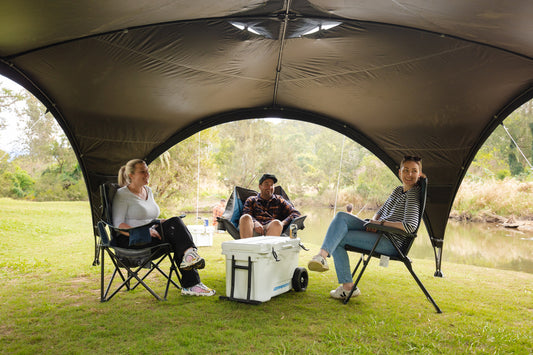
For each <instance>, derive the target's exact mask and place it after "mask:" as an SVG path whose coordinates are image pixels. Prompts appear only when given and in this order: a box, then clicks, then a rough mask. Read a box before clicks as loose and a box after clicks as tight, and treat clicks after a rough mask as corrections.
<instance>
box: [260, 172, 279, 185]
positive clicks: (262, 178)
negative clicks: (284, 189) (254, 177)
mask: <svg viewBox="0 0 533 355" xmlns="http://www.w3.org/2000/svg"><path fill="white" fill-rule="evenodd" d="M266 179H271V180H272V181H274V184H275V183H276V182H278V179H276V177H275V176H274V175H273V174H263V176H261V179H259V185H261V184H262V183H263V181H265V180H266Z"/></svg>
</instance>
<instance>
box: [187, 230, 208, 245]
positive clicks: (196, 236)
mask: <svg viewBox="0 0 533 355" xmlns="http://www.w3.org/2000/svg"><path fill="white" fill-rule="evenodd" d="M187 228H188V229H189V232H191V234H192V239H193V241H194V244H195V245H196V246H197V247H210V246H212V245H213V233H214V232H215V227H212V226H208V227H206V226H201V225H192V226H187Z"/></svg>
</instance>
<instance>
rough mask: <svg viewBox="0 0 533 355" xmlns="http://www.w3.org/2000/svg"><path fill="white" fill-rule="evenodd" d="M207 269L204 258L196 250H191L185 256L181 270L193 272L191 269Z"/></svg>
mask: <svg viewBox="0 0 533 355" xmlns="http://www.w3.org/2000/svg"><path fill="white" fill-rule="evenodd" d="M204 267H205V260H204V258H202V257H201V256H200V255H199V254H198V251H196V249H194V248H191V249H190V250H189V251H188V252H186V253H185V255H183V260H182V261H181V264H180V269H183V270H191V269H203V268H204Z"/></svg>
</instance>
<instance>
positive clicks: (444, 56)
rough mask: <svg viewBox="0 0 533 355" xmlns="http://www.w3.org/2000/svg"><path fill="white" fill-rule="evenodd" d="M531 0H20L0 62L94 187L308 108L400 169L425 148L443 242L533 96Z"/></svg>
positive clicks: (6, 25)
mask: <svg viewBox="0 0 533 355" xmlns="http://www.w3.org/2000/svg"><path fill="white" fill-rule="evenodd" d="M532 18H533V1H531V0H506V1H487V0H469V1H464V0H446V1H436V0H394V1H392V0H358V1H340V0H285V1H282V0H271V1H267V0H264V1H261V0H247V1H242V0H195V1H190V0H176V1H168V0H114V1H108V0H76V1H72V0H55V1H41V0H12V1H2V3H1V4H0V57H1V62H0V74H2V75H4V76H7V77H9V78H10V79H12V80H14V81H15V82H17V83H19V84H20V85H22V86H24V87H25V88H26V89H27V90H29V91H30V92H32V93H33V94H34V95H35V96H36V97H37V98H39V99H40V100H41V101H42V102H43V104H44V105H46V107H47V108H48V109H49V110H50V111H51V112H52V114H53V115H54V116H55V118H56V119H57V121H58V122H59V124H60V125H61V127H62V128H63V129H64V131H65V133H66V135H67V137H68V138H69V140H70V142H71V144H72V147H73V149H74V151H75V153H76V155H77V157H78V159H79V162H80V165H81V168H82V170H83V174H84V177H85V179H86V183H87V185H88V190H89V194H90V201H91V205H92V211H93V218H97V216H98V208H97V207H98V204H99V201H98V200H99V198H98V185H99V184H100V183H102V182H104V181H107V180H110V179H115V176H116V173H117V171H118V168H119V167H120V166H121V165H122V164H124V163H125V162H126V161H127V160H129V159H130V158H133V157H142V158H145V159H146V160H147V161H148V162H150V161H152V160H153V159H155V158H156V157H157V156H158V155H160V154H161V153H162V152H164V151H165V150H166V149H168V148H170V147H171V146H173V145H174V144H176V143H178V142H180V141H181V140H183V139H185V138H187V137H188V136H190V135H192V134H194V133H196V132H198V131H200V130H203V129H205V128H208V127H211V126H214V125H218V124H221V123H225V122H229V121H234V120H239V119H246V118H261V117H280V118H287V119H297V120H303V121H308V122H312V123H316V124H320V125H323V126H326V127H329V128H331V129H334V130H336V131H338V132H340V133H342V134H344V135H346V136H347V137H349V138H352V139H353V140H355V141H357V142H358V143H360V144H361V145H363V146H365V147H366V148H368V149H369V150H370V151H371V152H373V153H374V154H375V155H376V156H377V157H379V158H380V159H381V160H382V161H383V162H384V163H385V164H387V165H388V166H389V167H390V168H391V169H392V170H394V171H397V168H398V167H397V164H398V161H399V160H400V159H401V158H402V156H403V155H404V154H410V155H420V156H422V157H423V158H424V171H425V172H426V173H427V175H428V176H429V178H430V181H431V184H430V187H429V190H428V203H427V212H426V215H425V222H426V226H427V227H428V230H429V233H430V236H431V238H432V242H433V245H434V246H440V245H441V244H442V239H443V237H444V232H445V228H446V223H447V220H448V215H449V212H450V209H451V206H452V203H453V200H454V198H455V194H456V192H457V189H458V187H459V185H460V183H461V180H462V179H463V177H464V174H465V172H466V170H467V169H468V167H469V165H470V163H471V161H472V159H473V158H474V156H475V154H476V152H477V151H478V149H479V148H480V146H481V145H482V144H483V142H484V141H485V140H486V138H488V136H489V135H490V134H491V132H492V131H493V130H494V129H495V128H496V127H497V125H498V124H499V123H501V122H502V120H503V119H505V117H506V116H507V115H509V114H510V113H511V112H512V111H513V110H514V109H516V108H517V107H518V106H520V105H521V104H522V103H524V102H526V101H527V100H529V99H531V98H532V96H533V88H532V86H533V21H532Z"/></svg>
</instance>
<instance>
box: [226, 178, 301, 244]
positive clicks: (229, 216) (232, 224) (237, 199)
mask: <svg viewBox="0 0 533 355" xmlns="http://www.w3.org/2000/svg"><path fill="white" fill-rule="evenodd" d="M257 194H258V192H257V191H254V190H250V189H247V188H244V187H240V186H235V187H234V189H233V192H232V193H231V196H230V198H229V199H228V202H227V203H226V209H225V210H224V213H223V214H222V216H221V217H217V221H218V223H219V224H220V225H221V226H222V228H221V229H225V230H226V231H227V232H228V233H229V234H230V235H231V236H232V237H233V239H240V238H241V237H240V234H239V219H240V218H241V216H242V209H243V207H244V202H246V199H247V198H248V197H250V196H256V195H257ZM274 194H276V195H280V196H281V197H283V198H284V199H285V200H287V201H289V203H291V204H292V202H291V200H290V199H289V197H288V196H287V193H286V192H285V190H283V188H282V187H281V186H279V185H278V186H276V187H275V188H274ZM306 217H307V216H300V217H298V218H295V219H294V220H292V222H291V223H290V224H289V225H288V226H285V228H284V229H283V232H282V233H281V235H282V236H285V237H288V236H289V235H292V237H293V238H296V234H297V233H298V230H300V229H304V228H305V226H304V221H305V218H306Z"/></svg>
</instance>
